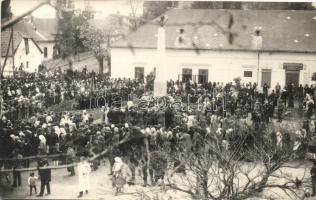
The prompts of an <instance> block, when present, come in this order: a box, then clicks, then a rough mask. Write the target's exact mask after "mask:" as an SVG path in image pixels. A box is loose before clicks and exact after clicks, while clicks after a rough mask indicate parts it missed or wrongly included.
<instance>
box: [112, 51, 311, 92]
mask: <svg viewBox="0 0 316 200" xmlns="http://www.w3.org/2000/svg"><path fill="white" fill-rule="evenodd" d="M156 54H157V50H156V49H141V48H135V49H133V51H132V50H130V49H129V48H113V49H112V50H111V64H112V65H111V76H112V77H114V78H118V77H121V78H122V77H126V78H135V67H144V76H146V75H147V74H149V73H150V72H151V71H152V70H153V69H154V67H155V66H156V65H157V63H159V62H157V59H156V57H157V56H156ZM284 63H294V64H302V65H303V69H302V70H300V71H299V84H303V85H305V84H315V83H316V81H313V80H312V76H313V74H314V73H316V54H314V53H288V52H260V53H258V52H257V51H227V50H226V51H225V50H217V51H211V50H201V51H199V52H198V53H197V52H196V51H193V50H183V49H172V50H171V49H168V50H167V51H166V69H167V72H166V73H165V77H166V78H165V79H166V80H169V79H173V80H178V79H180V80H181V74H182V69H183V68H189V69H192V75H193V76H194V75H198V73H199V72H198V71H199V69H208V81H212V82H213V81H216V82H223V83H227V82H232V81H233V79H234V78H236V77H240V78H241V81H242V82H244V83H247V82H252V83H254V82H257V83H259V86H261V85H262V83H261V82H262V81H261V79H262V71H265V70H268V71H270V70H271V82H270V85H271V87H272V88H274V86H275V85H276V84H277V83H279V84H280V85H281V86H282V87H283V86H284V85H285V83H286V70H285V69H284V67H283V66H284ZM245 71H251V72H252V77H244V72H245ZM196 81H197V80H196Z"/></svg>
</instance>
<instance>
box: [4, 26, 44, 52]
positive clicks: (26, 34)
mask: <svg viewBox="0 0 316 200" xmlns="http://www.w3.org/2000/svg"><path fill="white" fill-rule="evenodd" d="M12 27H13V46H14V51H16V49H17V48H18V47H19V45H20V43H21V41H22V39H24V38H28V39H31V40H33V41H34V40H35V41H36V40H40V39H42V37H41V36H40V35H39V34H38V33H36V31H35V30H34V29H33V27H32V25H31V24H29V23H28V22H26V21H24V20H21V21H20V22H18V23H16V24H14V25H13V26H12ZM10 35H11V28H8V29H6V30H4V31H3V32H2V33H1V56H2V57H3V56H5V55H6V52H7V49H8V45H9V42H10ZM35 41H34V43H35V45H37V44H36V42H35ZM37 47H38V46H37ZM38 48H39V47H38ZM39 50H40V51H41V49H40V48H39ZM11 55H12V47H11V46H10V48H9V51H8V56H11Z"/></svg>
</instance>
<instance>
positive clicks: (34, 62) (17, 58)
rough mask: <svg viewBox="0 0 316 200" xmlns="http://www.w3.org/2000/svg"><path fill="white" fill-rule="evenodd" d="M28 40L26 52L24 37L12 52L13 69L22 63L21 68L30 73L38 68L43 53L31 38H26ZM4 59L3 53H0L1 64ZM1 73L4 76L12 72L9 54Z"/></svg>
mask: <svg viewBox="0 0 316 200" xmlns="http://www.w3.org/2000/svg"><path fill="white" fill-rule="evenodd" d="M28 41H29V42H28V43H29V53H28V54H26V50H25V42H24V39H23V40H21V41H20V43H19V46H18V48H17V50H16V52H15V54H14V66H15V69H16V70H18V69H19V67H20V66H21V64H23V70H24V71H26V72H30V73H32V72H36V71H37V70H38V66H39V65H40V64H41V63H42V60H43V54H42V52H41V51H40V49H39V48H38V47H37V46H36V44H35V43H34V41H33V40H32V39H28ZM15 42H17V41H15ZM4 60H5V55H2V57H1V65H2V66H3V64H4ZM3 74H4V76H11V75H12V74H13V60H12V57H11V56H10V57H8V59H7V62H6V65H5V68H4V73H3Z"/></svg>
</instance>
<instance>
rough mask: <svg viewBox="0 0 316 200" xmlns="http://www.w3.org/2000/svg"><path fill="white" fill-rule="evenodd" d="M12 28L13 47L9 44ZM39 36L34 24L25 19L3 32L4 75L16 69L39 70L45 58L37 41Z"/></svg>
mask: <svg viewBox="0 0 316 200" xmlns="http://www.w3.org/2000/svg"><path fill="white" fill-rule="evenodd" d="M11 30H13V48H12V45H10V46H9V44H10V36H11V34H12V32H11ZM38 37H39V36H38V34H37V33H36V32H35V31H34V30H33V28H32V26H30V24H29V23H27V22H25V21H24V20H21V21H20V22H18V23H16V24H15V25H13V26H12V27H11V28H8V29H6V30H4V31H3V32H2V33H1V66H4V71H3V72H4V73H3V75H4V76H7V75H12V74H13V71H14V70H19V69H21V70H24V71H27V72H35V71H37V70H38V66H39V65H40V64H41V63H42V60H43V51H42V49H41V48H40V46H39V45H38V43H37V42H36V39H38ZM11 44H12V43H11ZM7 53H8V54H7ZM6 55H7V56H6Z"/></svg>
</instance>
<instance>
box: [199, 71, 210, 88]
mask: <svg viewBox="0 0 316 200" xmlns="http://www.w3.org/2000/svg"><path fill="white" fill-rule="evenodd" d="M207 82H208V69H199V79H198V83H200V84H203V83H207Z"/></svg>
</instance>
